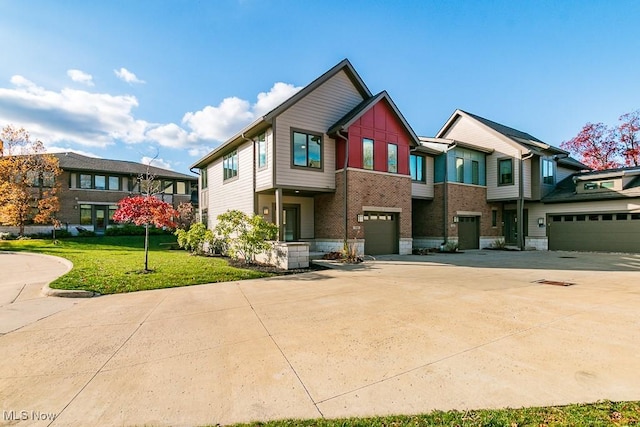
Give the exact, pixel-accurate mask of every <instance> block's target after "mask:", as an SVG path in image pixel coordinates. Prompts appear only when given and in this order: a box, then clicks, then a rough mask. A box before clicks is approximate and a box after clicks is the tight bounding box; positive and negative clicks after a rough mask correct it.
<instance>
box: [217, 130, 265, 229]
mask: <svg viewBox="0 0 640 427" xmlns="http://www.w3.org/2000/svg"><path fill="white" fill-rule="evenodd" d="M225 154H226V153H225ZM207 174H208V175H207V176H208V179H209V187H208V193H209V194H208V195H209V204H208V207H209V228H213V227H215V225H216V222H217V221H216V218H217V216H218V215H220V214H221V213H224V212H226V211H228V210H240V211H242V212H244V213H246V214H248V215H253V213H254V212H253V143H251V142H245V143H244V144H243V145H241V146H240V147H238V176H237V177H236V178H232V179H230V180H227V181H224V179H223V171H222V157H220V158H218V159H216V160H214V162H213V163H211V164H209V165H208V166H207Z"/></svg>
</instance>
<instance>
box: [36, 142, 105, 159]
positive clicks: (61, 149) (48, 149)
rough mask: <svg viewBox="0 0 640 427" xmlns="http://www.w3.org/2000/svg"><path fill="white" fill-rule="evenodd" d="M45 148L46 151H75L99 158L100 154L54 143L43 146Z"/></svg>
mask: <svg viewBox="0 0 640 427" xmlns="http://www.w3.org/2000/svg"><path fill="white" fill-rule="evenodd" d="M45 150H46V152H47V153H76V154H80V155H82V156H87V157H94V158H96V159H99V158H100V156H98V155H97V154H94V153H91V152H89V151H84V150H78V149H76V148H68V147H57V146H55V145H50V146H45Z"/></svg>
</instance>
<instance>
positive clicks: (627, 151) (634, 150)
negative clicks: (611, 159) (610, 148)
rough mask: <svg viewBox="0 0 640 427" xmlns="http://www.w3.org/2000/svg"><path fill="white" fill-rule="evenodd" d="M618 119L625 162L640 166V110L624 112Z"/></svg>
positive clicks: (629, 164) (628, 164)
mask: <svg viewBox="0 0 640 427" xmlns="http://www.w3.org/2000/svg"><path fill="white" fill-rule="evenodd" d="M618 120H619V121H620V124H619V125H618V134H619V137H620V143H621V147H620V148H621V150H622V156H623V157H624V163H625V164H626V165H627V166H640V110H636V111H634V112H632V113H627V114H623V115H622V116H620V118H619V119H618Z"/></svg>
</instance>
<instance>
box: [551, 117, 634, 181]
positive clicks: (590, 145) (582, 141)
mask: <svg viewBox="0 0 640 427" xmlns="http://www.w3.org/2000/svg"><path fill="white" fill-rule="evenodd" d="M560 148H563V149H565V150H567V151H570V152H571V153H574V154H577V155H579V156H580V157H581V158H580V161H581V162H582V163H584V164H585V165H587V166H589V167H590V168H592V169H596V170H601V169H611V168H617V167H620V166H622V163H621V161H620V157H621V156H620V144H619V141H618V138H617V136H616V133H615V130H614V129H611V128H609V127H608V126H606V125H605V124H603V123H595V124H594V123H587V124H586V125H584V126H583V128H582V129H581V130H580V132H579V133H578V134H577V135H576V136H575V137H573V138H572V139H570V140H568V141H565V142H563V143H562V144H560Z"/></svg>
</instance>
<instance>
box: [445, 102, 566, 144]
mask: <svg viewBox="0 0 640 427" xmlns="http://www.w3.org/2000/svg"><path fill="white" fill-rule="evenodd" d="M459 117H468V118H470V119H472V120H474V121H476V122H478V123H480V124H481V125H482V126H484V127H486V128H488V129H490V130H491V131H493V132H494V133H497V134H498V136H500V137H501V138H502V139H503V140H505V141H506V142H508V143H510V144H511V145H515V146H516V147H519V148H525V149H526V150H527V151H529V152H533V153H534V154H539V155H540V154H543V151H547V152H550V153H552V154H569V153H568V152H567V151H565V150H562V149H560V148H558V147H554V146H552V145H549V144H547V143H545V142H543V141H541V140H539V139H538V138H536V137H535V136H533V135H530V134H528V133H526V132H522V131H519V130H517V129H514V128H511V127H509V126H505V125H502V124H500V123H497V122H494V121H492V120H489V119H485V118H484V117H480V116H477V115H475V114H471V113H468V112H466V111H463V110H459V109H458V110H456V111H454V113H453V114H452V115H451V117H450V118H449V120H447V122H446V123H445V125H444V126H443V127H442V129H440V130H439V131H438V133H437V134H436V137H443V135H444V134H445V133H446V132H447V131H448V130H449V129H450V128H451V127H452V126H453V124H454V123H455V122H456V120H457V119H458V118H459Z"/></svg>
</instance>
